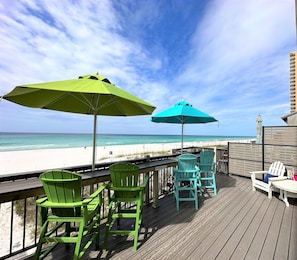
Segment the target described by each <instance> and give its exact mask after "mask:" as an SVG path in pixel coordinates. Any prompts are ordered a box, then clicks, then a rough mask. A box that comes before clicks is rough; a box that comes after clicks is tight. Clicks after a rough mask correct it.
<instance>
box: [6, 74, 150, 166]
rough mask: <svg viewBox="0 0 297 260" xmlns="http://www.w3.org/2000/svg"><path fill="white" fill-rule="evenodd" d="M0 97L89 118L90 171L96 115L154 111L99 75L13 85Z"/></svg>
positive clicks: (139, 113)
mask: <svg viewBox="0 0 297 260" xmlns="http://www.w3.org/2000/svg"><path fill="white" fill-rule="evenodd" d="M1 98H3V99H6V100H9V101H12V102H14V103H17V104H20V105H23V106H27V107H34V108H42V109H50V110H57V111H64V112H72V113H79V114H90V115H93V116H94V138H93V158H92V170H94V168H95V155H96V127H97V115H105V116H136V115H149V114H151V113H152V112H153V111H154V110H155V107H154V106H153V105H151V104H149V103H147V102H146V101H144V100H142V99H140V98H138V97H136V96H134V95H132V94H130V93H128V92H126V91H124V90H123V89H120V88H118V87H117V86H115V85H114V84H113V83H111V82H110V81H109V80H108V79H107V78H105V77H102V76H99V75H85V76H80V77H79V78H78V79H71V80H63V81H56V82H46V83H39V84H28V85H22V86H17V87H15V88H14V89H13V90H12V91H11V92H9V93H8V94H6V95H4V96H2V97H1Z"/></svg>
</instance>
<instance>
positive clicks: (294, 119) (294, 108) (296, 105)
mask: <svg viewBox="0 0 297 260" xmlns="http://www.w3.org/2000/svg"><path fill="white" fill-rule="evenodd" d="M296 56H297V52H296V51H295V52H291V53H290V114H288V115H285V116H283V117H282V119H283V120H284V121H285V122H286V123H287V124H288V125H289V126H296V125H297V102H296V94H297V85H296V77H297V57H296Z"/></svg>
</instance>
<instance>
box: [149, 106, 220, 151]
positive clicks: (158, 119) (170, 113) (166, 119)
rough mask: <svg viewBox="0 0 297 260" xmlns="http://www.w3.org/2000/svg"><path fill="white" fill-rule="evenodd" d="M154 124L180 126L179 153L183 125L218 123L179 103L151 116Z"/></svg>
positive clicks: (191, 107) (202, 113)
mask: <svg viewBox="0 0 297 260" xmlns="http://www.w3.org/2000/svg"><path fill="white" fill-rule="evenodd" d="M151 120H152V121H153V122H155V123H170V124H181V125H182V136H181V138H182V141H181V152H183V137H184V124H204V123H211V122H216V121H218V120H217V119H215V118H214V117H212V116H210V115H208V114H206V113H204V112H202V111H200V110H198V109H196V108H194V107H193V106H192V105H191V104H190V103H188V102H186V101H181V102H178V103H176V104H175V105H174V106H173V107H171V108H169V109H166V110H164V111H163V112H160V113H159V114H156V115H154V116H152V118H151Z"/></svg>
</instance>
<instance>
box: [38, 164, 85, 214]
mask: <svg viewBox="0 0 297 260" xmlns="http://www.w3.org/2000/svg"><path fill="white" fill-rule="evenodd" d="M40 179H41V182H42V184H43V188H44V191H45V194H46V196H47V198H48V201H49V202H54V203H73V202H79V201H81V199H82V197H81V187H82V186H81V185H82V182H81V175H79V174H77V173H73V172H70V171H67V170H51V171H47V172H45V173H43V174H41V176H40ZM53 211H54V214H57V215H60V216H61V215H63V216H71V215H77V214H80V209H73V210H69V209H68V210H63V209H61V210H58V209H53Z"/></svg>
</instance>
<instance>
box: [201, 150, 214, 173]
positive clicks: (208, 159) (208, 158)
mask: <svg viewBox="0 0 297 260" xmlns="http://www.w3.org/2000/svg"><path fill="white" fill-rule="evenodd" d="M214 156H215V152H214V151H210V150H205V151H202V152H201V153H200V162H199V169H200V171H202V172H204V171H205V172H207V171H212V170H214Z"/></svg>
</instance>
